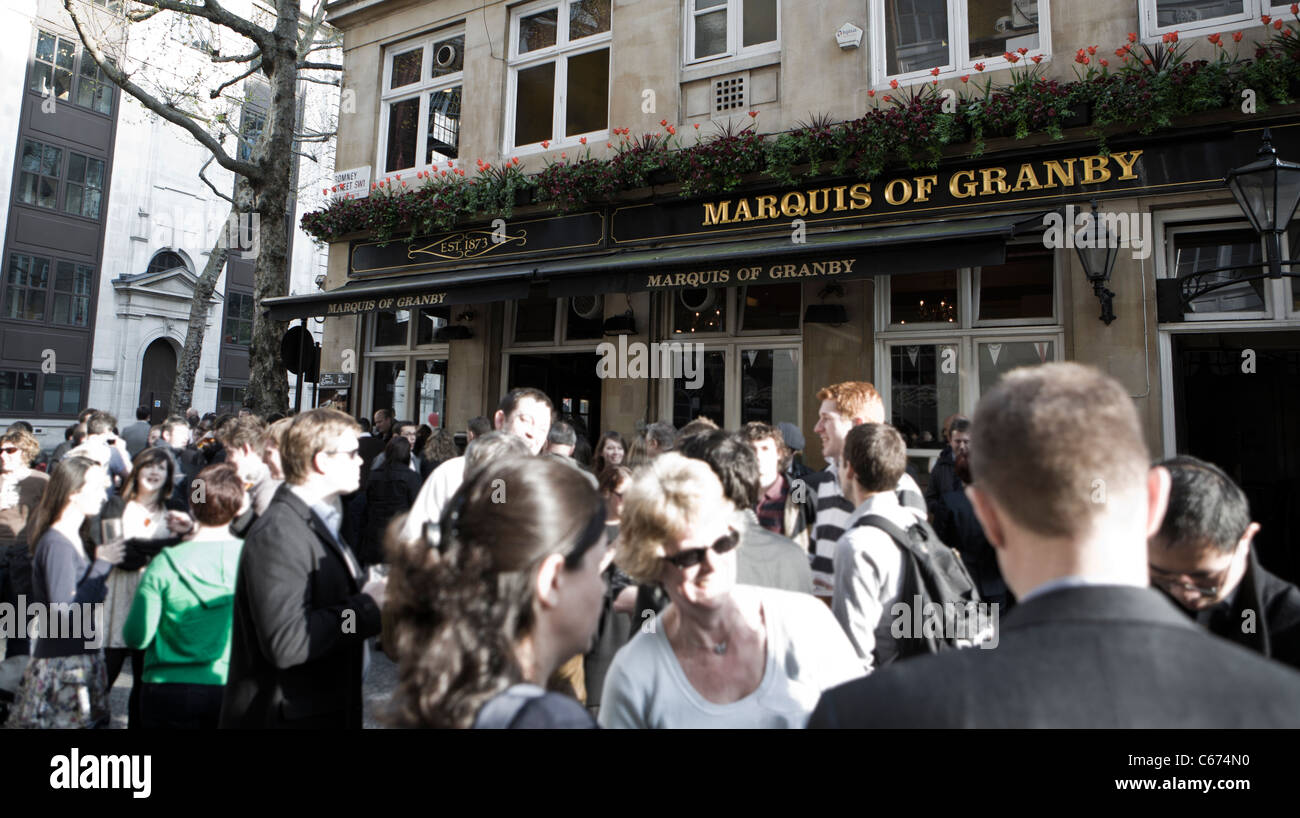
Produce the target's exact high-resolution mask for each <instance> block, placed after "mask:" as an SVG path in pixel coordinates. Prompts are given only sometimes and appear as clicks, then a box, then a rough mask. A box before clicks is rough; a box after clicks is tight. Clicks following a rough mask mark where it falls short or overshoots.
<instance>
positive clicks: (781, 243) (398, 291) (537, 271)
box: [263, 211, 1046, 321]
mask: <svg viewBox="0 0 1300 818" xmlns="http://www.w3.org/2000/svg"><path fill="white" fill-rule="evenodd" d="M1045 212H1046V211H1037V212H1034V213H1017V214H1012V215H999V216H986V217H983V218H975V219H946V220H942V221H933V222H923V223H919V224H917V223H913V224H904V225H894V226H891V227H878V228H875V229H870V230H840V231H835V232H831V233H819V234H815V235H811V236H808V237H806V240H803V241H795V240H794V237H793V234H792V235H791V236H788V237H779V238H764V239H755V240H751V241H729V242H720V243H714V244H695V245H690V246H686V247H672V248H667V249H653V250H644V249H643V250H623V251H617V252H612V253H604V254H601V255H595V256H584V257H581V258H567V259H553V260H548V261H537V262H532V263H526V264H514V265H506V266H500V267H486V268H477V269H462V270H453V271H448V272H436V273H424V274H421V275H404V276H394V277H388V278H381V279H367V280H364V281H352V282H349V283H347V284H345V285H343V286H342V287H339V288H337V289H334V290H329V291H328V292H324V293H315V294H312V295H292V296H284V297H281V298H268V299H267V300H266V301H265V302H263V306H264V308H265V309H266V311H267V314H268V315H269V316H270V317H271V318H272V319H274V320H277V321H285V320H289V319H291V318H305V317H309V316H320V315H324V316H330V315H352V314H356V313H364V312H373V311H378V310H404V309H417V308H420V307H434V306H443V305H452V304H476V303H484V302H488V301H508V300H514V299H519V298H525V297H527V295H528V288H529V285H530V284H532V283H539V282H547V283H549V287H548V293H547V294H548V295H549V296H551V297H552V298H564V297H569V296H575V295H593V294H597V293H614V292H636V291H639V290H665V289H682V288H687V287H732V286H739V285H743V284H751V285H755V284H782V283H792V282H795V281H799V280H800V279H802V278H806V277H814V276H816V277H823V276H824V277H826V278H828V279H833V280H839V279H852V278H865V277H868V276H875V275H897V274H902V273H924V272H934V271H938V270H951V269H952V268H954V267H983V266H989V265H994V264H1002V263H1003V262H1004V261H1005V260H1006V250H1007V240H1008V239H1010V238H1013V237H1015V236H1016V235H1019V234H1021V233H1027V232H1031V231H1032V230H1034V229H1036V228H1041V227H1042V226H1043V215H1044V213H1045Z"/></svg>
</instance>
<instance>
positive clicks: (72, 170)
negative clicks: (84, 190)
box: [68, 153, 86, 182]
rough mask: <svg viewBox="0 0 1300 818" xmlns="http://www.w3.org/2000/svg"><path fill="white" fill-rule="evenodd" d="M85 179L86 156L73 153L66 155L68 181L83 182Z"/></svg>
mask: <svg viewBox="0 0 1300 818" xmlns="http://www.w3.org/2000/svg"><path fill="white" fill-rule="evenodd" d="M85 180H86V157H84V156H82V155H81V154H79V153H74V154H72V155H71V156H69V157H68V181H69V182H84V181H85Z"/></svg>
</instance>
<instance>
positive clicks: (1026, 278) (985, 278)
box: [978, 247, 1055, 321]
mask: <svg viewBox="0 0 1300 818" xmlns="http://www.w3.org/2000/svg"><path fill="white" fill-rule="evenodd" d="M1052 269H1053V253H1052V251H1050V250H1046V249H1044V248H1041V247H1033V248H1017V247H1011V248H1008V249H1007V261H1006V263H1005V264H999V265H997V266H996V267H984V268H981V269H980V271H979V275H978V281H979V287H980V298H979V305H980V307H979V311H980V314H979V316H978V320H981V321H996V320H1005V319H1010V318H1051V317H1052V292H1053V289H1054V282H1055V277H1054V276H1053V274H1052Z"/></svg>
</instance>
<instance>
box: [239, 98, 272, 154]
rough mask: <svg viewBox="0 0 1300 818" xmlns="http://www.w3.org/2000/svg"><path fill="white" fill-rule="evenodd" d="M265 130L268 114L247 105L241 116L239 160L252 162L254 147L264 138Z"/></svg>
mask: <svg viewBox="0 0 1300 818" xmlns="http://www.w3.org/2000/svg"><path fill="white" fill-rule="evenodd" d="M264 128H266V114H265V113H264V112H263V111H260V110H258V109H257V108H254V107H253V106H251V105H248V104H245V105H244V107H243V108H242V110H241V111H240V116H239V158H240V160H241V161H244V162H250V161H252V159H253V147H254V146H255V145H256V144H257V142H258V140H259V139H261V138H262V130H263V129H264Z"/></svg>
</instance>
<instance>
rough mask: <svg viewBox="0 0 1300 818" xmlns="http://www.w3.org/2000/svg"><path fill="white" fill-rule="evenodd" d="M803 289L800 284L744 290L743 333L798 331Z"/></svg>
mask: <svg viewBox="0 0 1300 818" xmlns="http://www.w3.org/2000/svg"><path fill="white" fill-rule="evenodd" d="M802 289H803V288H802V287H800V286H799V285H798V284H767V285H762V286H752V285H751V286H747V287H742V288H741V290H740V304H741V313H740V317H741V329H743V330H797V329H799V321H800V319H801V317H802V316H801V314H800V312H799V306H800V298H801V295H802Z"/></svg>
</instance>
